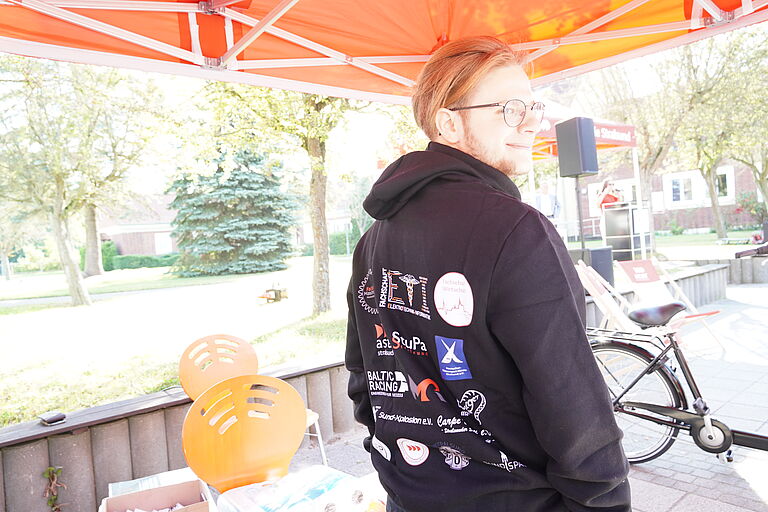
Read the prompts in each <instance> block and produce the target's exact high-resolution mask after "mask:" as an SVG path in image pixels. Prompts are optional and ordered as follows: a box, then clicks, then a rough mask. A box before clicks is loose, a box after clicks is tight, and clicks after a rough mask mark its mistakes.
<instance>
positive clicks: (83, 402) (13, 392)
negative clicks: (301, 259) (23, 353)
mask: <svg viewBox="0 0 768 512" xmlns="http://www.w3.org/2000/svg"><path fill="white" fill-rule="evenodd" d="M346 326H347V322H346V318H345V317H341V316H340V315H339V314H336V315H334V314H333V313H326V314H323V315H320V316H318V317H315V318H307V319H303V320H300V321H298V322H296V323H294V324H291V325H288V326H286V327H284V328H282V329H279V330H277V331H275V332H272V333H269V334H266V335H264V336H260V337H258V338H256V339H255V340H252V342H251V343H252V344H253V345H254V348H255V349H256V353H257V354H258V356H259V366H260V367H262V368H263V367H266V366H271V365H275V364H281V363H285V362H287V361H292V360H296V359H304V360H310V361H311V360H313V359H317V358H319V357H322V358H323V360H326V359H325V357H336V356H338V357H342V354H343V353H344V339H345V336H346ZM47 368H50V367H49V366H48V365H47V364H41V365H39V366H38V367H35V368H29V367H28V368H20V369H17V370H16V371H15V372H11V373H6V374H4V375H3V378H2V379H0V404H2V406H0V427H4V426H7V425H12V424H14V423H19V422H23V421H30V420H34V419H36V418H37V416H38V415H39V414H42V413H44V412H47V411H51V410H60V411H67V412H69V411H75V410H78V409H83V408H86V407H93V406H95V405H99V404H103V403H109V402H113V401H116V400H121V399H125V398H127V397H130V396H136V395H142V394H146V393H152V392H155V391H160V390H162V389H165V388H168V387H170V386H174V385H178V384H179V377H178V363H176V362H175V361H174V362H167V361H166V362H158V361H156V360H154V358H153V357H152V355H146V356H142V357H134V358H132V359H130V360H128V361H124V362H122V363H121V366H120V369H119V371H117V372H114V371H113V370H112V369H109V370H106V369H104V370H102V369H100V368H98V367H96V368H93V369H92V370H89V371H86V372H84V373H82V374H80V375H78V376H77V379H71V380H69V379H50V380H49V381H48V382H46V383H45V384H43V385H42V386H29V385H28V383H27V382H26V379H25V378H24V374H25V373H26V372H45V371H46V369H47Z"/></svg>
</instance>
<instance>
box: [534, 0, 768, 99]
mask: <svg viewBox="0 0 768 512" xmlns="http://www.w3.org/2000/svg"><path fill="white" fill-rule="evenodd" d="M759 4H760V5H758V2H755V9H759V8H761V7H763V6H764V5H766V4H768V0H760V2H759ZM739 9H741V8H739ZM766 20H768V10H763V11H757V12H753V13H752V14H745V15H743V16H740V17H739V18H738V19H736V20H734V21H731V22H729V23H721V24H719V25H714V26H710V27H706V28H702V29H700V30H695V31H693V32H687V33H686V34H683V35H681V36H678V37H675V38H672V39H667V40H666V41H662V42H660V43H656V44H652V45H648V46H644V47H642V48H637V49H635V50H630V51H628V52H624V53H622V54H619V55H613V56H611V57H606V58H604V59H600V60H596V61H593V62H589V63H587V64H582V65H580V66H574V67H572V68H570V69H566V70H563V71H557V72H555V73H551V74H549V75H545V76H540V77H536V78H534V79H532V80H531V86H533V87H540V86H542V85H545V84H548V83H551V82H556V81H558V80H563V79H564V78H569V77H572V76H576V75H581V74H583V73H588V72H590V71H594V70H596V69H601V68H604V67H608V66H611V65H613V64H618V63H619V62H624V61H627V60H629V59H634V58H637V57H643V56H645V55H649V54H651V53H656V52H660V51H662V50H668V49H670V48H675V47H677V46H682V45H684V44H689V43H693V42H696V41H699V40H701V39H705V38H707V37H712V36H714V35H717V34H722V33H724V32H729V31H731V30H734V29H737V28H741V27H745V26H747V25H752V24H754V23H760V22H762V21H766Z"/></svg>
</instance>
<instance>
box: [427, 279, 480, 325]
mask: <svg viewBox="0 0 768 512" xmlns="http://www.w3.org/2000/svg"><path fill="white" fill-rule="evenodd" d="M435 307H436V308H437V312H438V313H439V314H440V316H441V317H442V318H443V320H445V322H446V323H447V324H449V325H452V326H454V327H465V326H467V325H469V324H470V323H472V312H473V311H474V309H475V301H474V298H473V296H472V287H471V286H469V282H468V281H467V278H466V277H464V274H460V273H458V272H448V273H447V274H443V277H441V278H440V279H438V280H437V284H436V285H435Z"/></svg>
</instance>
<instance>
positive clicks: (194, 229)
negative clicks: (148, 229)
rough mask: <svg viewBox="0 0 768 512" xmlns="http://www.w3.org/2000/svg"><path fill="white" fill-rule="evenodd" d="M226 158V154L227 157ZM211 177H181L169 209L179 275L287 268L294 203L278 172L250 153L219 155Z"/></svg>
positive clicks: (174, 188)
mask: <svg viewBox="0 0 768 512" xmlns="http://www.w3.org/2000/svg"><path fill="white" fill-rule="evenodd" d="M230 154H231V156H230ZM213 163H214V165H216V170H215V171H214V172H213V174H210V175H205V174H197V175H193V174H189V173H186V174H183V175H181V176H179V177H178V178H177V179H176V180H175V181H174V182H173V184H172V185H171V188H170V190H169V192H171V193H174V194H175V199H174V200H173V202H172V203H171V207H172V208H174V209H176V210H178V213H177V214H176V218H175V220H174V221H173V226H174V231H173V234H174V236H175V237H176V240H177V244H178V246H179V251H180V252H181V257H180V258H179V260H178V261H177V262H176V265H175V266H176V272H177V273H179V274H181V275H183V276H199V275H220V274H243V273H250V272H266V271H271V270H281V269H284V268H286V265H285V259H286V258H287V257H288V256H289V255H290V253H291V233H290V230H291V228H292V227H293V225H294V222H295V221H294V215H293V211H294V202H293V201H292V200H291V199H290V198H288V197H286V195H285V194H284V193H283V192H282V191H281V190H280V179H279V174H278V173H279V169H278V167H277V166H276V165H274V164H273V165H269V164H268V163H267V162H266V161H265V158H264V157H263V156H262V155H259V154H256V153H254V152H252V151H249V150H239V151H236V152H234V151H232V152H226V151H224V152H222V153H221V155H220V157H219V158H218V159H217V160H216V161H215V162H213Z"/></svg>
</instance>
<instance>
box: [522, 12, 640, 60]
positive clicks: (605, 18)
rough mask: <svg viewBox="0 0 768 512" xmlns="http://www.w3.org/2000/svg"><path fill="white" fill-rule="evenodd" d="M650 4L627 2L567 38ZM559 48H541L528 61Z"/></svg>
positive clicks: (529, 56) (591, 29)
mask: <svg viewBox="0 0 768 512" xmlns="http://www.w3.org/2000/svg"><path fill="white" fill-rule="evenodd" d="M648 2H650V0H632V1H631V2H627V3H626V4H624V5H622V6H621V7H619V8H618V9H616V10H614V11H611V12H609V13H608V14H606V15H604V16H601V17H599V18H597V19H596V20H593V21H590V22H589V23H587V24H586V25H584V26H583V27H580V28H577V29H576V30H574V31H573V32H571V33H569V34H568V35H569V36H577V35H580V34H586V33H587V32H592V31H593V30H594V29H596V28H599V27H602V26H603V25H605V24H606V23H610V22H611V21H613V20H615V19H616V18H619V17H621V16H624V15H625V14H626V13H628V12H631V11H634V10H635V9H637V8H638V7H640V6H641V5H643V4H646V3H648ZM558 48H559V45H557V46H551V47H549V48H541V49H539V50H536V51H535V52H533V53H531V54H530V55H528V61H533V60H536V59H538V58H539V57H542V56H544V55H546V54H548V53H549V52H553V51H555V50H557V49H558Z"/></svg>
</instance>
